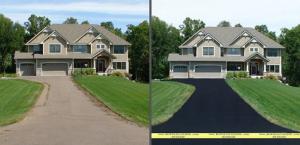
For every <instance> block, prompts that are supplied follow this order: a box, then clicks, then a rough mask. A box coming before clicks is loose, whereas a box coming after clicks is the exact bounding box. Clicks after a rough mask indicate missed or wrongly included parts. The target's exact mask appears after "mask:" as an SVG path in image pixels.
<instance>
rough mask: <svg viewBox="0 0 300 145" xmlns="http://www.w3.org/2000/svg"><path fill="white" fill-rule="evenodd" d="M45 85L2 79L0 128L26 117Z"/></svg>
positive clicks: (0, 88)
mask: <svg viewBox="0 0 300 145" xmlns="http://www.w3.org/2000/svg"><path fill="white" fill-rule="evenodd" d="M42 90H43V85H42V84H40V83H36V82H31V81H25V80H18V79H7V80H5V79H0V126H4V125H8V124H12V123H15V122H17V121H19V120H21V119H23V118H24V117H25V114H26V112H28V111H29V110H30V109H31V108H32V106H33V105H34V103H35V102H36V100H37V98H38V96H39V95H40V93H41V92H42Z"/></svg>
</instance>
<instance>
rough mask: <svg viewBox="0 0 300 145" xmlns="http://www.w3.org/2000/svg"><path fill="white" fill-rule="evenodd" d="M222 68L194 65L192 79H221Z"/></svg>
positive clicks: (218, 66)
mask: <svg viewBox="0 0 300 145" xmlns="http://www.w3.org/2000/svg"><path fill="white" fill-rule="evenodd" d="M222 77H223V74H222V66H220V65H196V66H195V73H194V78H222Z"/></svg>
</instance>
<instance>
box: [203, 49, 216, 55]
mask: <svg viewBox="0 0 300 145" xmlns="http://www.w3.org/2000/svg"><path fill="white" fill-rule="evenodd" d="M214 55H215V48H214V47H203V56H214Z"/></svg>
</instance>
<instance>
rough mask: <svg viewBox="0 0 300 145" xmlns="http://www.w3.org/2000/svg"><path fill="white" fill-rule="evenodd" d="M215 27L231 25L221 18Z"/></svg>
mask: <svg viewBox="0 0 300 145" xmlns="http://www.w3.org/2000/svg"><path fill="white" fill-rule="evenodd" d="M217 27H231V24H230V22H228V21H225V20H223V21H221V22H220V23H219V24H218V25H217Z"/></svg>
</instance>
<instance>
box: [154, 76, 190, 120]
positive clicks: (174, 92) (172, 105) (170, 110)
mask: <svg viewBox="0 0 300 145" xmlns="http://www.w3.org/2000/svg"><path fill="white" fill-rule="evenodd" d="M194 91H195V87H194V86H191V85H187V84H183V83H179V82H174V81H153V83H152V102H151V104H152V125H157V124H160V123H163V122H165V121H167V120H169V119H170V118H171V117H172V116H173V115H174V113H176V112H177V111H178V110H179V109H180V108H181V107H182V106H183V104H184V103H185V102H186V101H187V100H188V98H189V97H190V96H191V95H192V93H193V92H194Z"/></svg>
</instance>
